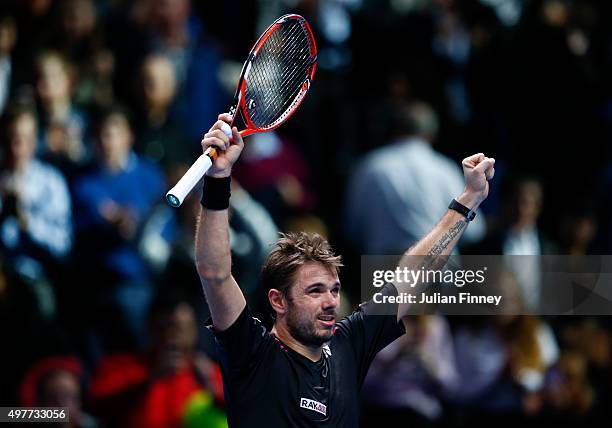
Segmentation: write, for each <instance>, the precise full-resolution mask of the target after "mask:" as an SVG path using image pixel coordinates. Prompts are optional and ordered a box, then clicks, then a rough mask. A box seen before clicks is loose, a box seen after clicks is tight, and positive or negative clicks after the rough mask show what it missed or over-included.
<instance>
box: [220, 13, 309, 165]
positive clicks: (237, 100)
mask: <svg viewBox="0 0 612 428" xmlns="http://www.w3.org/2000/svg"><path fill="white" fill-rule="evenodd" d="M289 20H298V21H300V24H301V25H303V27H304V28H305V29H306V33H307V35H308V39H309V41H310V48H311V49H310V60H311V66H310V71H309V72H308V78H307V79H306V80H305V82H304V84H303V85H302V89H301V92H300V93H299V94H298V96H297V97H296V98H295V100H296V101H297V102H296V101H294V104H295V105H293V106H290V107H289V109H288V110H287V114H286V115H285V114H284V113H283V115H281V117H280V118H279V119H277V120H276V121H274V122H273V123H272V124H271V125H269V126H267V127H263V128H260V127H258V126H256V125H255V124H254V123H253V121H252V120H251V117H250V115H249V112H248V109H247V106H246V97H245V91H246V83H247V80H248V75H247V74H248V72H249V69H250V65H251V64H252V62H253V60H254V59H255V58H256V56H257V54H258V53H259V51H260V50H261V47H262V46H263V45H264V43H265V42H266V41H267V40H268V38H269V37H270V36H271V35H272V34H273V33H274V32H275V31H276V30H277V29H278V28H279V27H280V26H281V25H283V24H284V23H285V22H287V21H289ZM317 55H318V51H317V44H316V42H315V38H314V35H313V34H312V30H311V28H310V25H309V24H308V21H306V19H304V18H303V17H302V16H300V15H296V14H288V15H283V16H281V17H280V18H278V19H277V20H276V21H274V22H273V23H272V24H271V25H270V26H269V27H268V28H267V29H266V31H264V32H263V33H262V35H261V36H259V39H257V41H256V42H255V44H254V45H253V48H251V51H250V52H249V56H248V58H247V60H246V61H245V63H244V65H243V66H242V71H241V73H240V79H239V80H238V85H237V87H236V93H235V95H234V101H233V105H232V107H230V110H229V113H230V114H231V115H232V117H233V118H232V123H231V124H230V126H233V124H234V121H235V120H236V115H237V113H240V115H241V116H242V118H243V120H244V122H245V124H246V128H245V129H243V130H242V131H240V135H241V136H242V137H246V136H248V135H252V134H256V133H258V132H266V131H270V130H272V129H275V128H278V127H279V126H280V125H281V124H282V123H283V122H285V121H286V120H288V119H289V118H290V117H291V116H292V115H293V113H295V111H296V110H297V109H298V107H299V106H300V104H302V101H303V100H304V98H305V96H306V93H307V92H308V89H309V88H310V82H311V81H312V79H313V78H314V75H315V71H316V69H317ZM209 156H210V157H211V158H212V159H213V160H215V159H216V157H217V151H216V149H215V148H211V150H210V153H209Z"/></svg>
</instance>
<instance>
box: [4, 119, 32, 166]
mask: <svg viewBox="0 0 612 428" xmlns="http://www.w3.org/2000/svg"><path fill="white" fill-rule="evenodd" d="M9 148H10V157H11V158H12V159H13V161H14V163H15V164H19V165H21V164H25V163H27V162H28V161H29V160H30V159H31V158H32V157H33V156H34V152H35V150H36V120H35V119H34V118H33V117H32V116H31V115H29V114H22V115H20V116H19V117H17V118H16V119H15V121H14V122H13V124H12V125H11V128H10V141H9Z"/></svg>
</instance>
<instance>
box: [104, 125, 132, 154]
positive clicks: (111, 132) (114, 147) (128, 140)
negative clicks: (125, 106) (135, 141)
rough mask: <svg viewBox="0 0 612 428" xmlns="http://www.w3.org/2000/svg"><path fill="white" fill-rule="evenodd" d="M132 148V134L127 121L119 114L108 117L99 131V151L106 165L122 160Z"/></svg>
mask: <svg viewBox="0 0 612 428" xmlns="http://www.w3.org/2000/svg"><path fill="white" fill-rule="evenodd" d="M131 146H132V132H131V130H130V125H129V124H128V121H127V119H126V118H125V117H124V116H123V115H121V114H113V115H111V116H109V117H108V118H107V119H106V120H105V121H104V124H103V125H102V129H101V130H100V150H101V154H102V158H103V159H104V161H105V162H106V163H110V164H113V163H116V162H121V161H122V160H124V159H125V158H126V157H127V156H128V154H129V152H130V147H131Z"/></svg>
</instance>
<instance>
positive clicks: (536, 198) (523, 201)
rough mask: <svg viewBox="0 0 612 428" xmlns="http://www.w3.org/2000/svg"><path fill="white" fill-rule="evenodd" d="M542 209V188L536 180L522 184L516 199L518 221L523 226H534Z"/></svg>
mask: <svg viewBox="0 0 612 428" xmlns="http://www.w3.org/2000/svg"><path fill="white" fill-rule="evenodd" d="M541 208H542V187H541V186H540V184H539V183H538V182H537V181H535V180H527V181H525V182H523V183H521V184H520V186H519V189H518V194H517V198H516V213H517V221H518V222H519V223H521V224H534V223H535V222H536V221H537V219H538V216H539V215H540V210H541Z"/></svg>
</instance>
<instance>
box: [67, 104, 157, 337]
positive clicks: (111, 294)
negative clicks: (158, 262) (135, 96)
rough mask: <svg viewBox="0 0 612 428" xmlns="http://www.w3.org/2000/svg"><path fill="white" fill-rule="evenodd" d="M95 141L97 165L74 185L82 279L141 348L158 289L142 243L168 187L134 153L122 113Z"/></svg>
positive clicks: (106, 120)
mask: <svg viewBox="0 0 612 428" xmlns="http://www.w3.org/2000/svg"><path fill="white" fill-rule="evenodd" d="M96 142H97V149H98V155H99V156H98V160H97V162H96V164H95V166H94V167H93V168H92V169H91V171H89V172H87V173H85V174H83V175H82V176H80V177H78V178H77V179H76V180H75V184H74V198H75V207H76V209H75V213H76V216H75V222H76V227H77V231H78V233H79V241H78V252H77V258H78V260H79V263H78V265H79V268H81V269H82V271H81V272H82V274H83V275H84V276H83V280H84V281H86V282H87V283H88V284H91V285H92V286H94V287H95V286H96V285H97V287H98V288H97V292H98V293H101V294H100V295H99V296H98V299H96V303H100V304H101V305H102V307H104V308H105V309H103V310H102V312H101V315H103V316H104V317H106V316H107V314H105V313H104V311H105V310H108V307H107V305H110V307H111V308H113V310H112V311H111V313H113V314H117V315H118V316H119V317H120V319H121V320H122V322H124V323H125V329H123V328H122V329H121V330H126V331H127V333H128V337H131V340H130V343H133V342H132V341H136V343H141V342H142V341H143V338H144V335H145V317H146V311H147V307H148V304H149V302H150V299H151V297H152V294H153V290H152V288H151V284H150V280H151V272H150V270H149V267H148V266H147V264H146V263H145V261H144V259H143V257H142V256H141V254H140V253H139V251H138V243H139V239H140V238H141V235H140V232H141V231H142V230H143V228H144V227H145V224H146V223H147V221H148V219H149V218H150V216H151V215H152V214H153V213H154V208H155V206H156V205H157V204H158V203H160V202H161V201H162V199H161V197H160V195H163V192H164V190H165V187H166V186H165V183H164V178H163V175H162V172H161V171H160V170H159V168H158V167H157V166H155V165H153V164H151V163H149V162H148V161H146V160H144V159H142V158H141V157H139V156H138V155H136V154H135V153H134V152H133V151H132V142H133V135H132V130H131V127H130V123H129V122H128V118H127V116H126V113H125V112H123V111H122V110H120V109H118V108H113V109H110V110H108V111H107V112H105V113H104V114H103V115H102V117H101V119H100V122H99V127H98V138H97V140H96ZM163 226H164V225H161V226H160V227H163ZM91 272H96V276H95V278H92V277H91ZM99 309H101V308H99ZM120 325H121V324H120ZM116 333H117V331H113V332H112V335H111V336H112V337H117V336H118V335H117V334H116ZM107 337H108V336H107Z"/></svg>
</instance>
